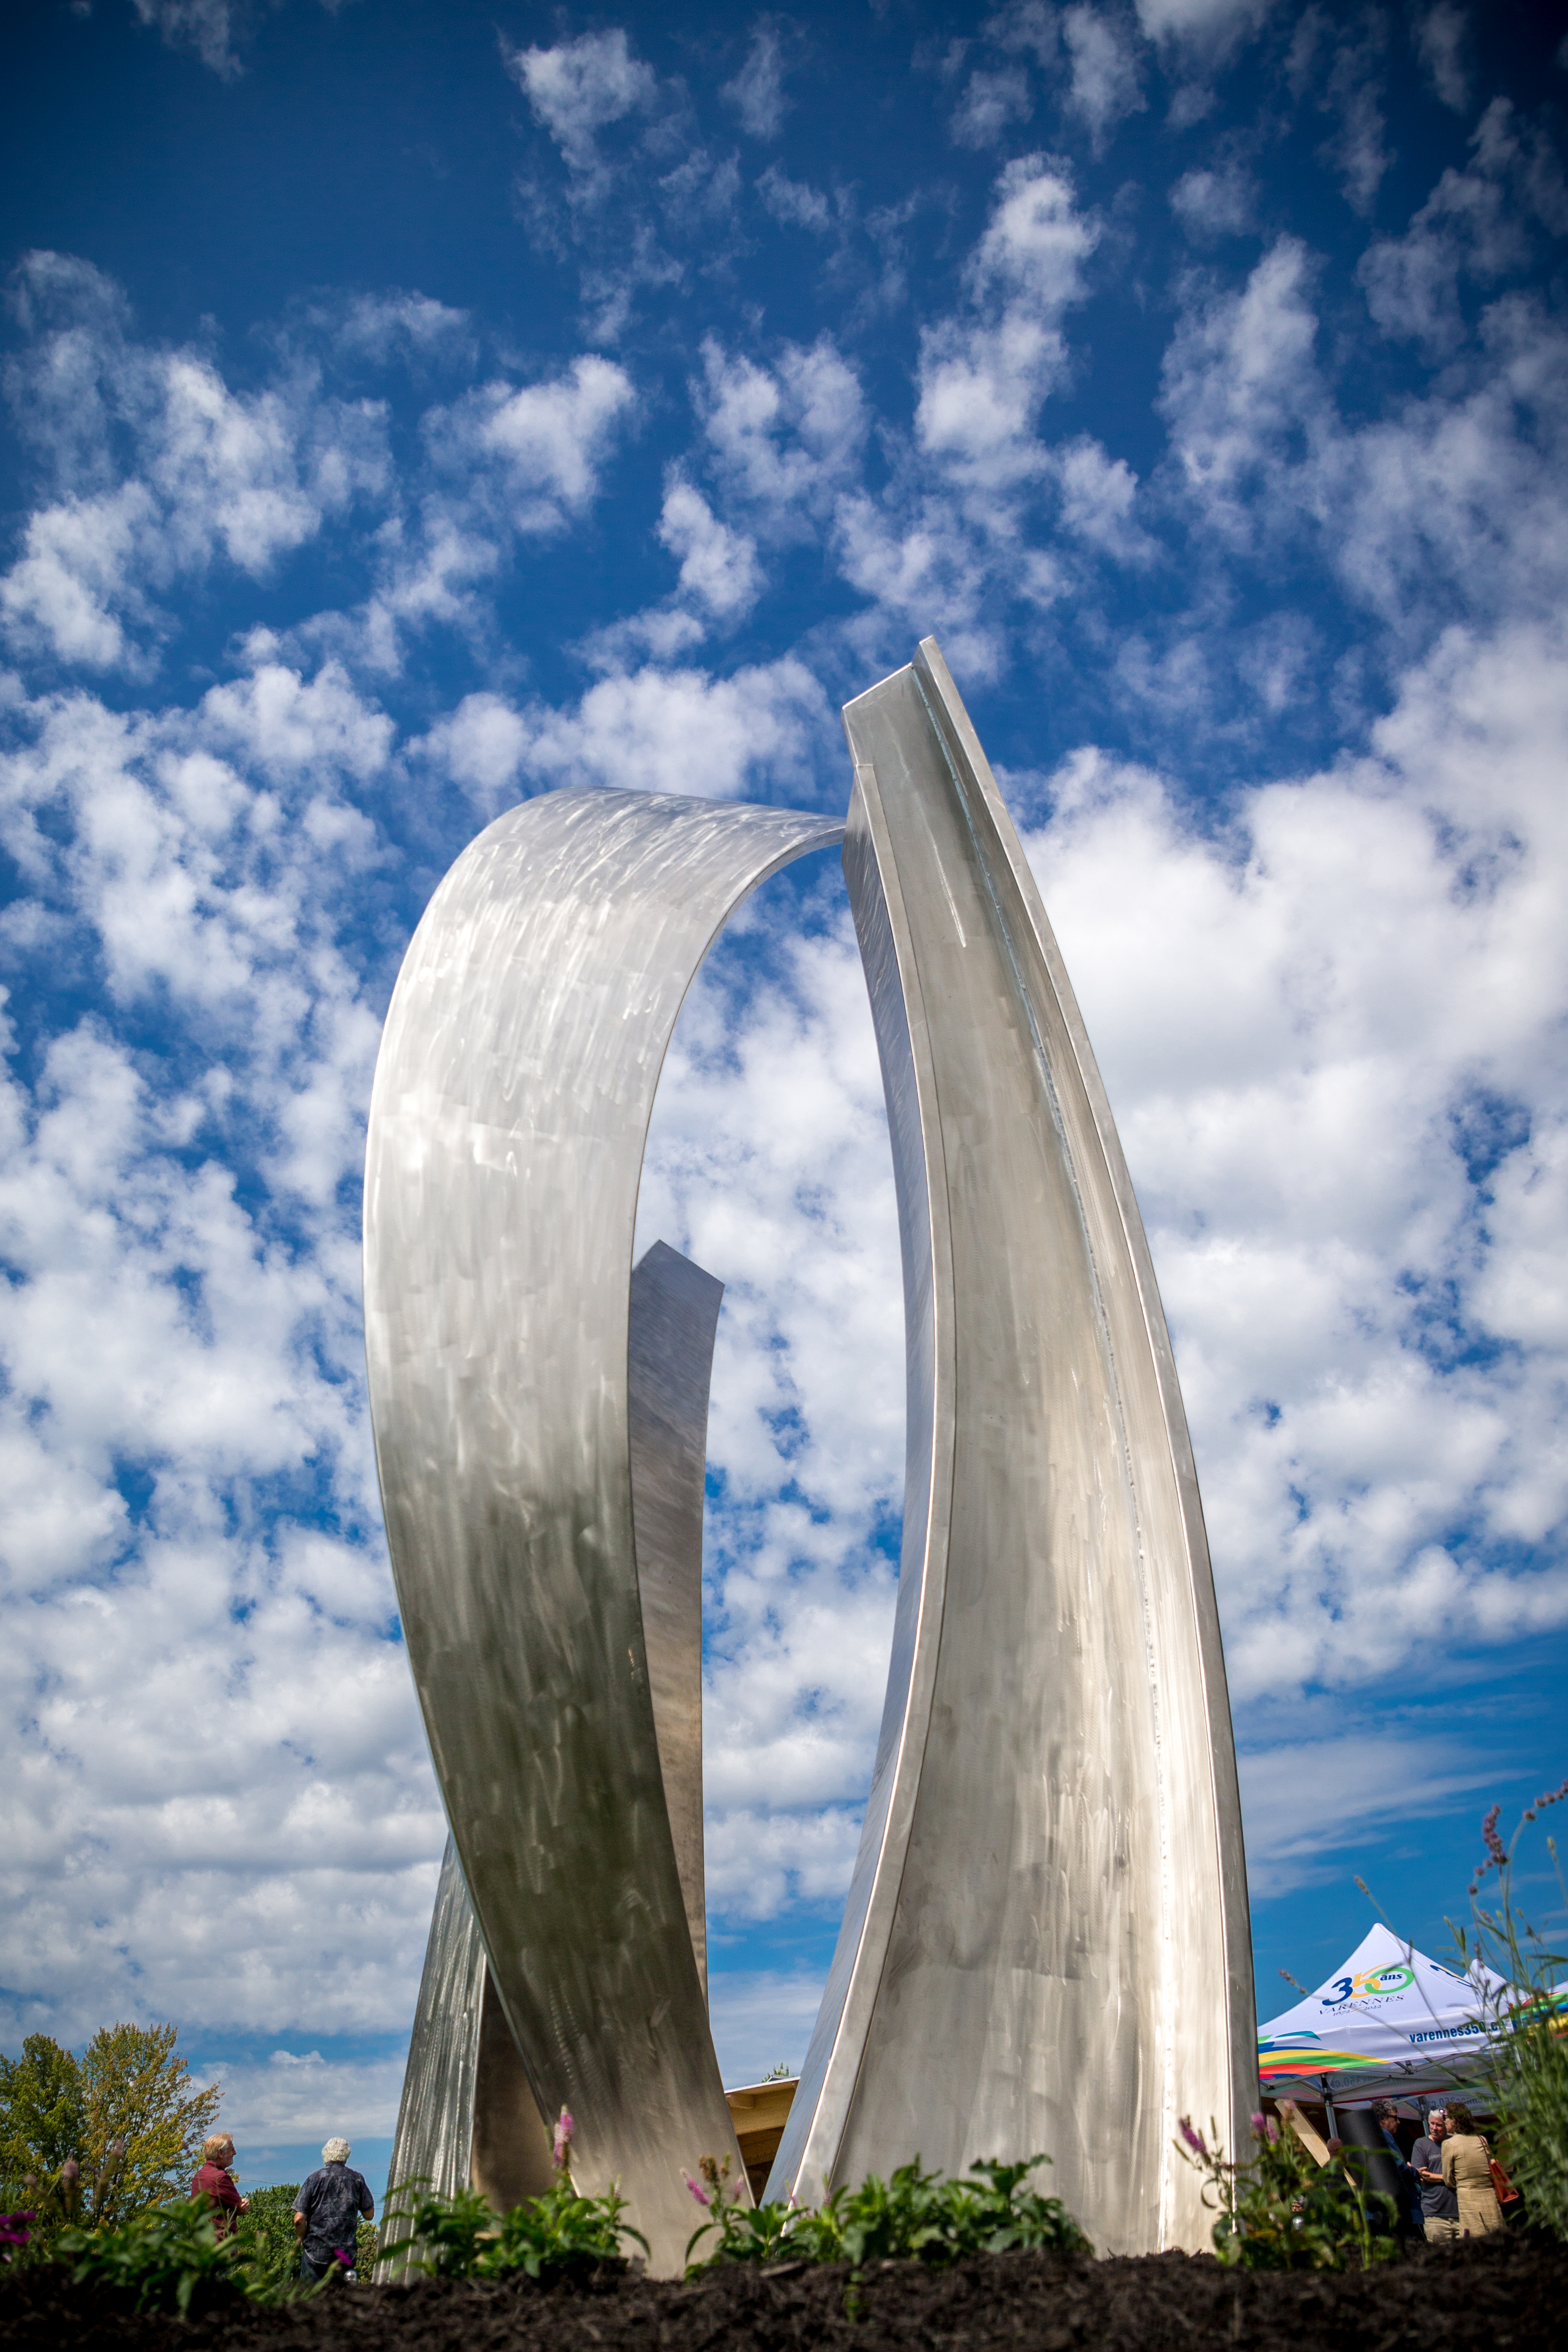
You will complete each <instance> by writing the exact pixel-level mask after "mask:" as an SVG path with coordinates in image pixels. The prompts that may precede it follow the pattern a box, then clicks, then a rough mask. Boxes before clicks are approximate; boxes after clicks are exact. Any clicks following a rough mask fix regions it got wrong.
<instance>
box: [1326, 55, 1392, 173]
mask: <svg viewBox="0 0 1568 2352" xmlns="http://www.w3.org/2000/svg"><path fill="white" fill-rule="evenodd" d="M1359 29H1360V37H1359V38H1357V39H1353V40H1352V39H1345V40H1342V41H1341V42H1340V43H1339V44H1338V45H1337V47H1335V50H1334V53H1333V61H1332V63H1331V66H1330V68H1329V76H1328V86H1327V89H1326V90H1325V91H1324V94H1323V98H1322V100H1321V104H1322V106H1323V108H1324V110H1325V111H1326V112H1328V113H1330V114H1331V115H1332V116H1333V117H1334V118H1335V128H1334V131H1333V132H1332V134H1331V137H1330V138H1329V139H1328V141H1327V142H1326V143H1325V144H1324V145H1323V147H1321V149H1320V150H1319V152H1320V154H1321V156H1322V158H1323V160H1324V162H1325V163H1328V164H1329V165H1330V166H1331V169H1333V170H1334V171H1336V172H1337V173H1339V175H1340V182H1341V184H1342V188H1343V190H1344V194H1345V201H1346V203H1347V204H1349V205H1352V206H1353V207H1354V209H1355V210H1356V211H1357V212H1358V213H1370V212H1371V210H1372V208H1373V203H1374V201H1375V199H1376V196H1377V191H1378V188H1379V187H1380V185H1381V184H1382V182H1383V177H1384V173H1385V172H1386V171H1387V170H1388V168H1389V165H1390V164H1391V163H1392V162H1393V160H1394V159H1393V157H1392V156H1391V155H1390V154H1389V152H1388V150H1387V149H1386V147H1385V146H1384V130H1385V129H1386V127H1387V126H1386V124H1385V122H1384V114H1383V109H1382V107H1381V106H1380V105H1379V103H1378V100H1379V96H1380V94H1381V89H1382V81H1383V67H1382V60H1383V53H1384V47H1385V46H1386V41H1387V31H1386V26H1384V22H1383V21H1382V19H1380V18H1378V17H1375V16H1369V17H1366V18H1364V19H1363V23H1362V26H1361V27H1360V28H1359Z"/></svg>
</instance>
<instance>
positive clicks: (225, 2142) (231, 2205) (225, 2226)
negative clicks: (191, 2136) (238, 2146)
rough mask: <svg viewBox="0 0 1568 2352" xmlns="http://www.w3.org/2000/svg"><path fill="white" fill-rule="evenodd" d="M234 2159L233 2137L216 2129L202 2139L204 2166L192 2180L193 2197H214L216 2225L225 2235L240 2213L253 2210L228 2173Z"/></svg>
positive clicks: (214, 2219)
mask: <svg viewBox="0 0 1568 2352" xmlns="http://www.w3.org/2000/svg"><path fill="white" fill-rule="evenodd" d="M233 2162H234V2142H233V2140H231V2139H230V2138H229V2137H228V2134H227V2133H226V2132H215V2133H214V2135H213V2137H212V2138H211V2139H207V2140H204V2141H203V2142H202V2164H201V2170H200V2171H199V2172H198V2173H196V2175H195V2178H194V2179H193V2180H192V2182H191V2195H192V2196H193V2197H202V2196H205V2197H210V2198H211V2199H212V2209H213V2228H214V2229H215V2230H216V2232H217V2234H218V2236H219V2237H220V2238H226V2237H227V2236H228V2234H229V2232H230V2231H231V2230H232V2229H233V2228H234V2225H235V2222H236V2221H237V2218H238V2217H239V2215H240V2214H241V2213H248V2212H249V2210H250V2200H249V2199H248V2197H242V2196H241V2195H240V2193H239V2191H238V2189H237V2188H236V2187H235V2185H234V2183H233V2181H232V2180H231V2179H229V2177H228V2170H229V2167H230V2165H231V2164H232V2163H233Z"/></svg>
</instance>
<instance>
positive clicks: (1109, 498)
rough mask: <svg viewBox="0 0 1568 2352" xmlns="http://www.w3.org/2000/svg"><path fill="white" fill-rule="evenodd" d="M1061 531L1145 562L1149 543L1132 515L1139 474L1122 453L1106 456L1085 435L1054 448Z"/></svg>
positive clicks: (1150, 547)
mask: <svg viewBox="0 0 1568 2352" xmlns="http://www.w3.org/2000/svg"><path fill="white" fill-rule="evenodd" d="M1057 464H1058V473H1059V479H1060V482H1061V493H1062V509H1061V519H1062V524H1063V527H1064V529H1066V530H1070V531H1072V532H1074V533H1076V535H1077V536H1078V537H1079V538H1080V539H1085V540H1088V541H1090V543H1091V544H1093V545H1094V546H1097V547H1101V548H1103V549H1104V550H1105V552H1106V553H1107V554H1108V555H1113V556H1115V557H1117V558H1118V559H1119V560H1120V561H1121V562H1124V563H1142V562H1149V561H1150V560H1151V558H1152V556H1153V554H1154V552H1155V547H1154V542H1153V541H1152V539H1150V538H1149V536H1148V534H1147V533H1146V532H1145V531H1143V530H1141V529H1140V528H1139V526H1138V525H1137V524H1136V523H1135V522H1134V520H1133V519H1132V509H1133V505H1134V503H1135V501H1136V499H1137V496H1138V477H1137V475H1136V474H1135V473H1134V472H1133V471H1132V469H1131V467H1130V466H1129V465H1128V463H1127V461H1126V459H1125V458H1124V457H1118V458H1115V459H1114V460H1113V459H1111V458H1110V457H1108V456H1107V454H1106V452H1105V450H1104V448H1103V446H1101V444H1100V442H1098V441H1096V440H1094V439H1092V438H1091V436H1089V434H1087V433H1083V434H1080V435H1079V436H1078V438H1077V439H1076V440H1074V441H1069V442H1068V444H1067V446H1065V447H1064V448H1063V449H1061V450H1059V451H1058V457H1057Z"/></svg>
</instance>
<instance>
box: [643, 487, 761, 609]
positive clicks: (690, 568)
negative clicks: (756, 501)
mask: <svg viewBox="0 0 1568 2352" xmlns="http://www.w3.org/2000/svg"><path fill="white" fill-rule="evenodd" d="M658 535H659V538H660V540H661V541H663V543H664V545H665V546H666V547H668V550H669V551H670V553H671V554H672V555H679V558H680V587H681V590H682V592H683V593H685V594H686V595H688V596H690V597H691V598H693V599H694V600H695V601H696V602H697V603H698V604H705V605H706V606H707V608H708V610H709V611H710V613H712V614H714V615H715V616H716V617H717V618H719V619H721V620H730V619H732V618H735V617H738V616H739V615H740V614H743V613H749V612H750V611H751V609H752V605H753V604H755V603H756V601H757V598H758V596H759V595H760V594H761V593H762V584H763V583H762V574H761V572H759V570H758V568H757V548H756V541H754V540H752V539H748V538H746V537H745V536H744V534H743V533H742V532H739V531H733V530H729V529H727V527H726V526H725V525H724V524H723V523H721V521H720V520H719V519H718V517H717V516H716V515H715V514H714V512H713V509H712V508H711V507H710V505H709V503H708V501H707V499H705V498H704V497H703V496H702V494H701V492H700V490H694V489H693V488H692V487H691V485H690V483H689V482H685V481H682V480H681V479H680V478H679V477H677V478H675V479H674V480H672V481H671V482H670V483H669V485H668V488H667V489H666V491H665V494H664V509H663V512H662V513H661V514H660V516H659V520H658Z"/></svg>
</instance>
